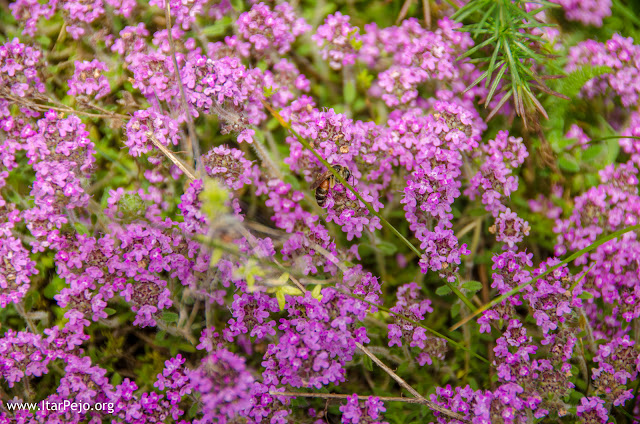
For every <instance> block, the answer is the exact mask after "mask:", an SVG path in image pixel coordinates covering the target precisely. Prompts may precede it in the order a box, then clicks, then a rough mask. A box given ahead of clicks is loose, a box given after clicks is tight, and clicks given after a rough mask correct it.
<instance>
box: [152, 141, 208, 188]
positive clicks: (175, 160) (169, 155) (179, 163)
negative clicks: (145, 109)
mask: <svg viewBox="0 0 640 424" xmlns="http://www.w3.org/2000/svg"><path fill="white" fill-rule="evenodd" d="M147 137H149V138H150V139H151V142H152V143H153V145H154V146H156V147H157V148H158V149H160V151H161V152H162V153H164V155H165V156H166V157H167V158H169V160H171V162H173V163H174V164H175V165H176V166H177V167H178V168H180V170H181V171H182V172H183V173H184V175H186V176H187V178H189V180H190V181H193V180H195V179H196V176H195V175H194V173H193V171H191V170H190V169H189V168H187V166H186V165H185V164H184V163H182V161H181V160H180V159H178V157H177V156H176V155H175V154H174V153H173V152H172V151H171V150H169V149H167V148H166V147H165V146H164V145H163V144H162V143H160V142H159V141H158V139H156V137H155V136H154V135H153V133H152V132H148V133H147Z"/></svg>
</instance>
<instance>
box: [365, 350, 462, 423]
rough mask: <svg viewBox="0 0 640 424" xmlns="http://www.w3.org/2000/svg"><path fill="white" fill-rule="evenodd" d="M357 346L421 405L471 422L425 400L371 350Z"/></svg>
mask: <svg viewBox="0 0 640 424" xmlns="http://www.w3.org/2000/svg"><path fill="white" fill-rule="evenodd" d="M356 346H358V349H360V350H361V351H362V352H363V353H364V354H365V355H367V356H368V357H369V358H371V360H372V361H373V362H375V363H376V365H378V366H379V367H380V368H382V369H383V370H384V372H386V373H387V374H389V376H391V378H393V379H394V380H395V381H396V382H397V383H398V384H399V385H400V386H402V387H403V388H405V389H406V390H407V391H408V392H409V393H411V394H412V395H413V396H414V397H415V398H416V399H419V400H420V403H422V404H424V405H427V406H428V407H429V408H431V409H433V410H434V411H438V412H440V413H441V414H444V415H446V416H448V417H451V418H455V419H456V420H460V421H462V422H465V423H468V422H469V421H467V420H466V419H465V418H464V416H462V415H460V414H457V413H455V412H452V411H449V410H448V409H446V408H444V407H443V406H440V405H438V404H437V403H435V402H432V401H430V400H427V399H425V398H424V396H422V395H421V394H420V393H418V391H417V390H416V389H414V388H413V387H411V385H410V384H409V383H407V382H406V381H404V380H403V379H402V378H401V377H400V376H399V375H398V374H396V373H395V372H393V370H392V369H391V368H389V367H388V366H386V365H385V364H384V362H382V361H381V360H380V359H378V357H377V356H376V355H374V354H373V353H372V352H371V351H370V350H369V349H367V348H366V347H364V346H363V345H362V344H360V343H358V342H356Z"/></svg>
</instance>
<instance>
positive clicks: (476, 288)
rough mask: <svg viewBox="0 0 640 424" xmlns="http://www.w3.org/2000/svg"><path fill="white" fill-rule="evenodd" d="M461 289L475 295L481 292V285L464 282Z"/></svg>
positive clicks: (477, 282) (478, 282)
mask: <svg viewBox="0 0 640 424" xmlns="http://www.w3.org/2000/svg"><path fill="white" fill-rule="evenodd" d="M462 288H463V289H465V290H468V291H470V292H472V293H475V292H477V291H480V290H482V283H481V282H480V281H465V282H464V283H462Z"/></svg>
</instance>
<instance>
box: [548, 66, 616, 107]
mask: <svg viewBox="0 0 640 424" xmlns="http://www.w3.org/2000/svg"><path fill="white" fill-rule="evenodd" d="M612 71H613V70H612V69H611V68H610V67H608V66H589V65H585V66H582V67H580V69H576V70H575V71H573V72H571V73H570V74H569V75H567V77H566V78H565V79H564V80H562V83H561V86H560V88H559V89H558V91H559V92H561V93H562V94H564V95H565V96H567V97H570V98H572V99H573V98H575V97H577V96H578V93H580V90H582V87H584V85H585V84H586V83H587V82H588V81H589V80H590V79H593V78H596V77H599V76H601V75H604V74H608V73H610V72H612Z"/></svg>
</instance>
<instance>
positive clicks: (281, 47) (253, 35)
mask: <svg viewBox="0 0 640 424" xmlns="http://www.w3.org/2000/svg"><path fill="white" fill-rule="evenodd" d="M236 25H237V27H238V33H239V34H240V35H241V37H242V38H243V39H244V40H246V41H247V42H248V43H250V44H251V46H252V47H253V48H254V49H255V50H256V51H257V52H258V54H265V53H266V52H267V51H268V50H273V51H275V52H277V53H278V54H280V55H282V54H284V53H286V52H288V51H289V50H290V49H291V44H292V43H293V42H294V41H295V39H296V37H298V36H299V35H301V34H303V33H305V32H306V31H308V30H309V29H310V27H309V25H308V24H307V23H306V22H305V21H304V19H302V18H297V17H296V15H295V12H294V10H293V8H292V7H291V5H290V4H289V3H286V2H284V3H280V4H278V5H276V6H275V7H274V8H273V9H272V8H270V7H269V6H268V5H266V4H265V3H258V4H254V5H253V6H252V7H251V10H249V11H248V12H245V13H243V14H241V15H240V17H238V20H237V21H236Z"/></svg>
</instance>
